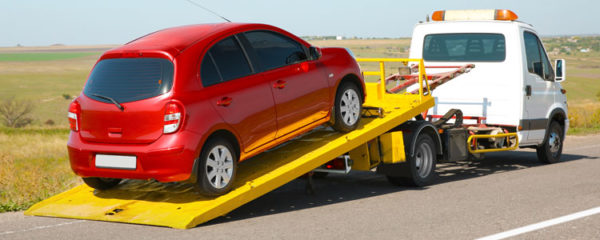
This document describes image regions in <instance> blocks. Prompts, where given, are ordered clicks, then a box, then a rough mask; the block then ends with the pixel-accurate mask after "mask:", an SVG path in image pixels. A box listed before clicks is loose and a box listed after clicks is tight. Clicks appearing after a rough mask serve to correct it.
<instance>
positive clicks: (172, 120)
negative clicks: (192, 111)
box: [163, 102, 183, 133]
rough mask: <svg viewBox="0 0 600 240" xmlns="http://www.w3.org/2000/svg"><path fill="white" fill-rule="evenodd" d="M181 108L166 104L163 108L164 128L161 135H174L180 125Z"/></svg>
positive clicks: (174, 104) (177, 105)
mask: <svg viewBox="0 0 600 240" xmlns="http://www.w3.org/2000/svg"><path fill="white" fill-rule="evenodd" d="M182 113H183V108H182V107H181V106H180V105H179V104H177V103H173V102H171V103H168V104H167V106H166V108H165V126H164V128H163V133H174V132H175V131H177V129H179V125H181V117H182Z"/></svg>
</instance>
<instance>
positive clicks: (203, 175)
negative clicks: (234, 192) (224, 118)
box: [194, 137, 238, 197]
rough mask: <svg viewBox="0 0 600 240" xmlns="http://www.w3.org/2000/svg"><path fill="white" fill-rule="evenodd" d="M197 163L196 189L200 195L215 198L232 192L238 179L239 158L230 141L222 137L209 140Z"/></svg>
mask: <svg viewBox="0 0 600 240" xmlns="http://www.w3.org/2000/svg"><path fill="white" fill-rule="evenodd" d="M197 161H199V165H198V177H197V179H198V180H197V182H196V184H195V185H194V187H195V188H196V191H198V193H200V194H201V195H204V196H208V197H214V196H220V195H223V194H225V193H227V192H229V190H231V187H232V185H233V183H234V181H235V177H236V172H237V162H238V156H237V152H236V151H235V148H234V147H233V145H232V144H231V143H230V142H229V141H227V140H226V139H225V138H222V137H216V138H211V139H209V140H208V141H207V142H206V144H205V145H204V147H203V148H202V153H201V154H200V158H199V159H198V160H197Z"/></svg>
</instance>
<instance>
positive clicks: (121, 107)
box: [92, 93, 125, 111]
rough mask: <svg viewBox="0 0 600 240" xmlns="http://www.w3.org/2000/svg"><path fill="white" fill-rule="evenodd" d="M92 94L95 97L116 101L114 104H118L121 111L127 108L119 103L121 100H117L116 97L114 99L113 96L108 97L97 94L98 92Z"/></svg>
mask: <svg viewBox="0 0 600 240" xmlns="http://www.w3.org/2000/svg"><path fill="white" fill-rule="evenodd" d="M92 96H94V97H99V98H102V99H106V100H108V101H111V102H112V103H114V104H115V106H117V107H118V108H119V109H121V111H123V110H125V108H124V107H123V106H121V104H119V102H117V100H115V99H113V98H111V97H107V96H104V95H100V94H96V93H92Z"/></svg>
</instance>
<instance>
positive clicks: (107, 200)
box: [25, 95, 434, 229]
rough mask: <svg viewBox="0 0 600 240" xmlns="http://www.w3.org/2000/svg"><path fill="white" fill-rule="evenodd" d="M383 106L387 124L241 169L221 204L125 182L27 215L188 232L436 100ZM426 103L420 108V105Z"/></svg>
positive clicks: (309, 143) (377, 121)
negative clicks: (178, 229) (120, 223)
mask: <svg viewBox="0 0 600 240" xmlns="http://www.w3.org/2000/svg"><path fill="white" fill-rule="evenodd" d="M394 100H395V101H386V102H385V103H381V104H379V105H380V107H383V108H384V110H385V116H384V117H383V118H363V119H362V120H361V124H360V125H359V127H358V129H357V130H355V131H352V132H350V133H347V134H341V133H338V132H335V131H333V130H329V128H319V129H317V130H314V131H312V132H309V133H307V134H305V135H303V136H302V137H300V138H297V139H294V140H292V141H290V142H287V143H284V144H283V145H282V146H279V147H277V148H276V149H273V150H270V151H268V152H265V153H262V154H260V155H258V156H256V157H254V158H252V159H248V160H246V161H244V162H242V163H240V164H239V165H238V166H239V168H238V176H237V178H236V180H235V183H234V190H233V191H231V192H230V193H228V194H225V195H223V196H220V197H217V198H206V197H203V196H200V195H198V194H196V193H195V192H194V190H193V187H192V185H191V184H181V183H157V182H150V181H137V180H127V181H124V183H122V184H120V185H119V186H118V187H116V188H115V189H111V190H105V191H96V190H94V189H92V188H90V187H88V186H86V185H85V184H84V185H80V186H77V187H75V188H73V189H71V190H68V191H66V192H63V193H60V194H58V195H55V196H53V197H50V198H48V199H46V200H44V201H42V202H39V203H37V204H35V205H34V206H32V207H31V208H29V209H28V210H27V211H26V212H25V214H26V215H34V216H50V217H62V218H75V219H88V220H100V221H111V222H124V223H135V224H147V225H157V226H166V227H172V228H180V229H187V228H192V227H195V226H197V225H199V224H202V223H205V222H207V221H209V220H211V219H214V218H217V217H219V216H223V215H225V214H227V213H229V212H230V211H232V210H234V209H236V208H238V207H240V206H242V205H243V204H245V203H248V202H250V201H252V200H254V199H256V198H258V197H260V196H262V195H264V194H266V193H268V192H270V191H272V190H274V189H276V188H278V187H280V186H282V185H284V184H285V183H288V182H290V181H292V180H294V179H296V178H298V177H300V176H302V175H303V174H305V173H307V172H309V171H311V170H313V169H315V168H317V167H319V166H320V165H322V164H324V163H326V162H328V161H329V160H331V159H333V158H335V157H337V156H340V155H342V154H345V153H346V152H349V151H350V150H352V149H354V148H356V147H358V146H360V145H361V144H363V143H365V142H367V141H369V140H371V139H374V138H375V137H377V136H379V135H381V134H383V133H385V132H387V131H389V130H390V129H392V128H394V127H396V126H397V125H399V124H401V123H403V122H405V121H408V120H410V119H411V118H413V117H414V116H416V115H417V114H420V113H421V112H423V111H425V110H427V109H429V108H430V107H432V106H433V105H434V100H433V98H431V97H429V96H426V97H424V98H422V100H421V99H420V96H418V95H410V96H408V95H407V96H403V97H402V98H401V99H394ZM421 101H422V102H421Z"/></svg>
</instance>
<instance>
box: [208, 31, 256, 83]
mask: <svg viewBox="0 0 600 240" xmlns="http://www.w3.org/2000/svg"><path fill="white" fill-rule="evenodd" d="M209 52H210V56H212V59H213V60H214V61H215V64H216V65H217V72H218V73H220V75H221V79H222V80H223V81H229V80H233V79H236V78H241V77H245V76H248V75H250V74H251V73H252V68H250V64H249V63H248V59H247V58H246V56H245V54H244V52H243V51H242V48H241V47H240V44H239V43H238V41H237V39H235V37H228V38H225V39H223V40H221V41H220V42H218V43H217V44H215V45H214V46H213V47H212V48H211V49H210V51H209ZM205 58H206V57H205ZM201 71H202V72H204V71H203V70H201Z"/></svg>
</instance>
